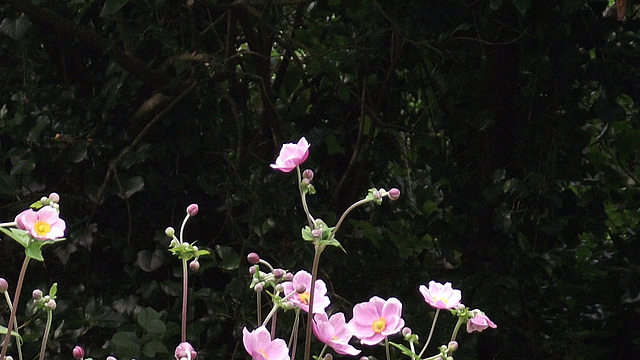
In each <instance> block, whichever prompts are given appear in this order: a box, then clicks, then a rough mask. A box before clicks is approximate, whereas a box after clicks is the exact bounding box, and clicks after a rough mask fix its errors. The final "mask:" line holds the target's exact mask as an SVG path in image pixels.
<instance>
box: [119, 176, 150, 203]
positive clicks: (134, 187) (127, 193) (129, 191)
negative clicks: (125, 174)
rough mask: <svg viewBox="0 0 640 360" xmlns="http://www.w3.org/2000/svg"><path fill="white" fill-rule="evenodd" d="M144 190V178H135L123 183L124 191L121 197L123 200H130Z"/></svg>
mask: <svg viewBox="0 0 640 360" xmlns="http://www.w3.org/2000/svg"><path fill="white" fill-rule="evenodd" d="M142 189H144V179H143V178H142V176H134V177H132V178H130V179H127V180H125V181H123V182H122V189H121V190H120V191H121V193H120V194H119V195H120V197H121V198H123V199H128V198H130V197H131V195H133V194H135V193H137V192H138V191H141V190H142Z"/></svg>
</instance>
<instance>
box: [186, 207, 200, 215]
mask: <svg viewBox="0 0 640 360" xmlns="http://www.w3.org/2000/svg"><path fill="white" fill-rule="evenodd" d="M187 214H189V216H196V215H198V204H191V205H189V206H187Z"/></svg>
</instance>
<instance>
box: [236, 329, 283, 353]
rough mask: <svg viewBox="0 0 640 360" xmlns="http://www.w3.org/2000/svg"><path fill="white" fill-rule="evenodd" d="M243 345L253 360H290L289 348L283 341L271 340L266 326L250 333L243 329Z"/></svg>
mask: <svg viewBox="0 0 640 360" xmlns="http://www.w3.org/2000/svg"><path fill="white" fill-rule="evenodd" d="M242 343H243V344H244V348H245V350H247V353H248V354H249V355H250V356H251V358H252V359H253V360H289V348H287V344H286V343H285V342H284V340H282V339H274V340H271V334H269V331H268V330H267V328H265V327H264V326H260V327H259V328H257V329H255V330H253V331H251V332H249V330H247V328H244V329H242Z"/></svg>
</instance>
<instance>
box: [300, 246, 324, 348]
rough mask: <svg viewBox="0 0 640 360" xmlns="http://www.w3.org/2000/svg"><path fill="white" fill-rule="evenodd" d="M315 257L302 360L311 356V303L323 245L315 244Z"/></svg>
mask: <svg viewBox="0 0 640 360" xmlns="http://www.w3.org/2000/svg"><path fill="white" fill-rule="evenodd" d="M315 249H316V252H315V255H314V256H313V265H312V267H311V289H310V290H309V312H308V313H307V331H306V334H305V336H306V338H305V341H304V360H309V358H310V356H311V333H312V332H313V326H312V325H313V323H312V321H313V302H314V297H315V292H316V286H315V284H316V280H317V279H318V264H319V263H320V254H322V251H323V250H324V245H321V244H315Z"/></svg>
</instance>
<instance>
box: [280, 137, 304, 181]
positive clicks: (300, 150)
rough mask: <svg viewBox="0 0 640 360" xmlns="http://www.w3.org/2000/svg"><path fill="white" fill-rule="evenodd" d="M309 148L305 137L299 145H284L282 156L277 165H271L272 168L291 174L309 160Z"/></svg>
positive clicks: (281, 151) (281, 150)
mask: <svg viewBox="0 0 640 360" xmlns="http://www.w3.org/2000/svg"><path fill="white" fill-rule="evenodd" d="M309 146H310V145H309V143H308V142H307V139H305V138H304V136H303V137H302V138H300V140H298V143H297V144H294V143H288V144H283V145H282V149H280V155H278V158H276V163H275V164H271V167H272V168H274V169H277V170H280V171H282V172H286V173H288V172H291V170H293V169H295V168H296V167H297V166H298V165H300V164H302V163H303V162H304V161H305V160H307V157H308V156H309Z"/></svg>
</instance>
